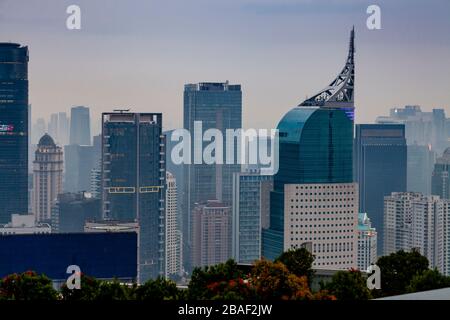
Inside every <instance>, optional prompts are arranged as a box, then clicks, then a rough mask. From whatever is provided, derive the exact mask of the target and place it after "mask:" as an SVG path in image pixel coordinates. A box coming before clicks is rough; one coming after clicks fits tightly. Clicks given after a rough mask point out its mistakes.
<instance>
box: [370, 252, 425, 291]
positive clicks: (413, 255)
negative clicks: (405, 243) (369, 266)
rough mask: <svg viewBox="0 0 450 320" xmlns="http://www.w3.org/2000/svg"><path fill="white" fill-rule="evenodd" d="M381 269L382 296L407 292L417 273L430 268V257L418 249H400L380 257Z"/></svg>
mask: <svg viewBox="0 0 450 320" xmlns="http://www.w3.org/2000/svg"><path fill="white" fill-rule="evenodd" d="M377 265H378V267H380V271H381V292H380V295H381V296H392V295H399V294H404V293H407V287H408V286H409V284H410V282H411V280H412V279H413V278H414V276H416V275H420V274H422V273H423V272H424V271H426V270H428V259H427V258H426V257H424V256H422V255H421V254H420V253H419V252H418V251H415V250H413V251H411V252H406V251H403V250H400V251H398V252H395V253H391V254H390V255H388V256H384V257H381V258H379V259H378V261H377Z"/></svg>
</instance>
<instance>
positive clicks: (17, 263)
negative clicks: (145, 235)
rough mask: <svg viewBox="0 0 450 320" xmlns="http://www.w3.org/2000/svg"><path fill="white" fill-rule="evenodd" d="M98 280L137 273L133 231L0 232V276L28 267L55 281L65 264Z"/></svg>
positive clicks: (130, 277)
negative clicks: (3, 233)
mask: <svg viewBox="0 0 450 320" xmlns="http://www.w3.org/2000/svg"><path fill="white" fill-rule="evenodd" d="M70 265H77V266H79V267H80V269H81V272H83V273H84V274H86V275H89V276H92V277H96V278H99V279H114V278H118V279H120V280H122V281H127V282H132V281H133V280H135V279H136V274H137V234H136V232H108V233H71V234H59V233H52V234H21V235H19V234H15V235H0V278H3V277H5V276H7V275H9V274H12V273H21V272H25V271H28V270H32V271H36V272H37V273H43V274H45V275H46V276H48V277H49V278H50V279H52V280H53V281H55V282H62V281H66V279H67V278H68V277H69V275H70V274H67V273H66V270H67V267H68V266H70Z"/></svg>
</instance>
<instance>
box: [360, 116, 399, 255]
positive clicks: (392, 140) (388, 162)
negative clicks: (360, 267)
mask: <svg viewBox="0 0 450 320" xmlns="http://www.w3.org/2000/svg"><path fill="white" fill-rule="evenodd" d="M354 146H355V159H354V164H355V181H357V182H358V183H359V190H360V191H359V210H360V211H361V212H366V213H367V214H368V215H369V217H370V219H371V221H372V225H373V227H375V229H376V230H377V231H378V237H377V241H378V248H379V249H378V251H379V252H378V253H379V254H381V252H380V251H382V249H381V248H383V237H384V235H383V230H384V225H383V212H384V200H383V199H384V197H385V196H389V195H390V194H391V193H392V192H405V191H406V177H407V176H406V175H407V146H406V139H405V126H404V125H403V124H359V125H356V136H355V145H354Z"/></svg>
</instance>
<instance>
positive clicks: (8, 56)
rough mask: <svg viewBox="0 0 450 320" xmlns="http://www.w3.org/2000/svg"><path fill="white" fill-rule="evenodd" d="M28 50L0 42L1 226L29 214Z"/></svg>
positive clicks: (17, 45)
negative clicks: (13, 215) (12, 216)
mask: <svg viewBox="0 0 450 320" xmlns="http://www.w3.org/2000/svg"><path fill="white" fill-rule="evenodd" d="M28 120H29V119H28V47H25V46H21V45H20V44H17V43H0V223H2V224H4V223H8V222H10V221H11V215H12V214H24V213H27V212H28Z"/></svg>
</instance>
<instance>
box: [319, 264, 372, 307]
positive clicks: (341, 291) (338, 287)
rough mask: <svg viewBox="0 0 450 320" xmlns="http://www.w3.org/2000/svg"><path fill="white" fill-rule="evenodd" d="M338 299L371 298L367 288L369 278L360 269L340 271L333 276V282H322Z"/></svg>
mask: <svg viewBox="0 0 450 320" xmlns="http://www.w3.org/2000/svg"><path fill="white" fill-rule="evenodd" d="M321 287H322V289H325V290H327V291H328V292H329V293H330V294H332V295H333V296H335V297H336V299H338V300H368V299H370V298H371V294H370V291H369V289H368V288H367V279H366V277H364V276H363V274H362V273H361V272H360V271H358V270H350V271H338V272H336V273H335V274H334V275H333V277H332V278H331V282H329V283H327V284H321Z"/></svg>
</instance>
